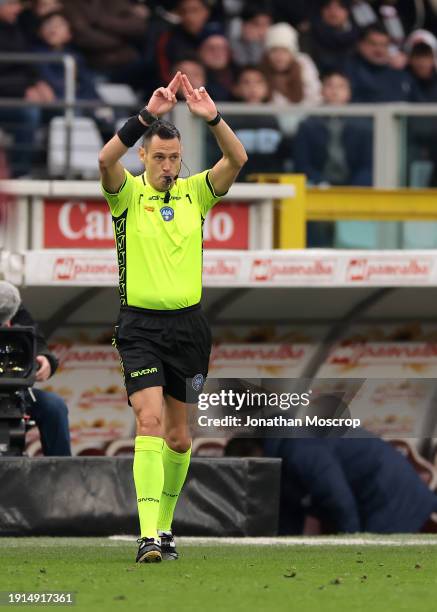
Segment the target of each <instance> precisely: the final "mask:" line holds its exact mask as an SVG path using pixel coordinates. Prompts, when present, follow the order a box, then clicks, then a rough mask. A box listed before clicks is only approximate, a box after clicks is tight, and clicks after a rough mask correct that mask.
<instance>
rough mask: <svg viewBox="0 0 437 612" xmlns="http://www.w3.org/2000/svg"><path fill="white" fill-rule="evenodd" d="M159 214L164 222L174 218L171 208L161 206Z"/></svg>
mask: <svg viewBox="0 0 437 612" xmlns="http://www.w3.org/2000/svg"><path fill="white" fill-rule="evenodd" d="M159 212H160V213H161V217H162V218H163V219H164V221H171V220H172V219H173V218H174V210H173V208H172V207H171V206H163V207H162V208H161V210H160V211H159Z"/></svg>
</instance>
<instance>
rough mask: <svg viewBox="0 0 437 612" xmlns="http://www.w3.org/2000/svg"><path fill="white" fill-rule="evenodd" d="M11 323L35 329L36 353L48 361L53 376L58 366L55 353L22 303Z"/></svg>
mask: <svg viewBox="0 0 437 612" xmlns="http://www.w3.org/2000/svg"><path fill="white" fill-rule="evenodd" d="M11 323H12V325H23V326H32V327H33V328H34V329H35V336H36V354H37V355H44V357H47V359H48V360H49V362H50V368H51V374H50V376H53V374H54V373H55V372H56V370H57V367H58V360H57V359H56V357H55V355H54V354H53V353H52V352H51V351H50V349H49V347H48V344H47V341H46V339H45V338H44V336H43V335H42V333H41V330H40V329H39V327H38V325H37V323H36V322H35V321H34V319H33V318H32V315H31V314H30V312H29V311H28V310H26V308H24V306H23V305H22V304H21V305H20V308H19V309H18V312H17V314H16V315H15V316H14V318H13V319H12V321H11Z"/></svg>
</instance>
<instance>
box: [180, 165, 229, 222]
mask: <svg viewBox="0 0 437 612" xmlns="http://www.w3.org/2000/svg"><path fill="white" fill-rule="evenodd" d="M209 172H210V171H209V170H204V171H203V172H200V173H199V174H194V176H192V177H190V179H189V188H190V190H191V191H192V192H193V195H195V197H196V200H197V202H199V207H200V212H201V214H202V217H204V218H205V217H206V214H207V212H208V211H209V210H210V209H211V208H212V207H213V206H214V204H217V202H219V201H220V200H221V198H222V197H223V196H224V195H226V194H225V193H221V194H219V195H218V194H216V193H215V191H214V187H213V186H212V183H211V181H210V180H209Z"/></svg>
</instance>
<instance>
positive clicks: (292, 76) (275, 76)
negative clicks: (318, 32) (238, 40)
mask: <svg viewBox="0 0 437 612" xmlns="http://www.w3.org/2000/svg"><path fill="white" fill-rule="evenodd" d="M264 49H265V53H264V59H263V69H264V71H265V74H266V75H267V78H268V80H269V85H270V88H271V89H272V91H273V96H272V101H273V102H277V103H278V102H279V103H281V102H282V103H288V104H309V105H311V104H319V103H320V101H321V94H320V90H321V86H320V80H319V74H318V71H317V68H316V66H315V64H314V62H313V60H312V59H311V58H310V56H309V55H306V54H305V53H300V51H299V44H298V38H297V32H296V30H295V29H294V28H293V27H292V26H291V25H289V24H288V23H276V24H275V25H272V26H271V27H270V28H269V29H268V30H267V35H266V39H265V45H264Z"/></svg>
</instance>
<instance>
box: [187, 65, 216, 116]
mask: <svg viewBox="0 0 437 612" xmlns="http://www.w3.org/2000/svg"><path fill="white" fill-rule="evenodd" d="M181 86H182V92H183V94H184V96H185V99H186V101H187V106H188V108H189V109H190V111H191V112H192V113H193V115H197V116H198V117H202V119H206V121H211V119H214V117H215V116H216V115H217V108H216V106H215V104H214V101H213V100H212V98H210V96H209V94H208V92H207V91H206V89H205V88H204V87H199V89H197V88H194V87H193V86H192V85H191V83H190V80H189V78H188V77H187V75H186V74H183V75H182V76H181Z"/></svg>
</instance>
